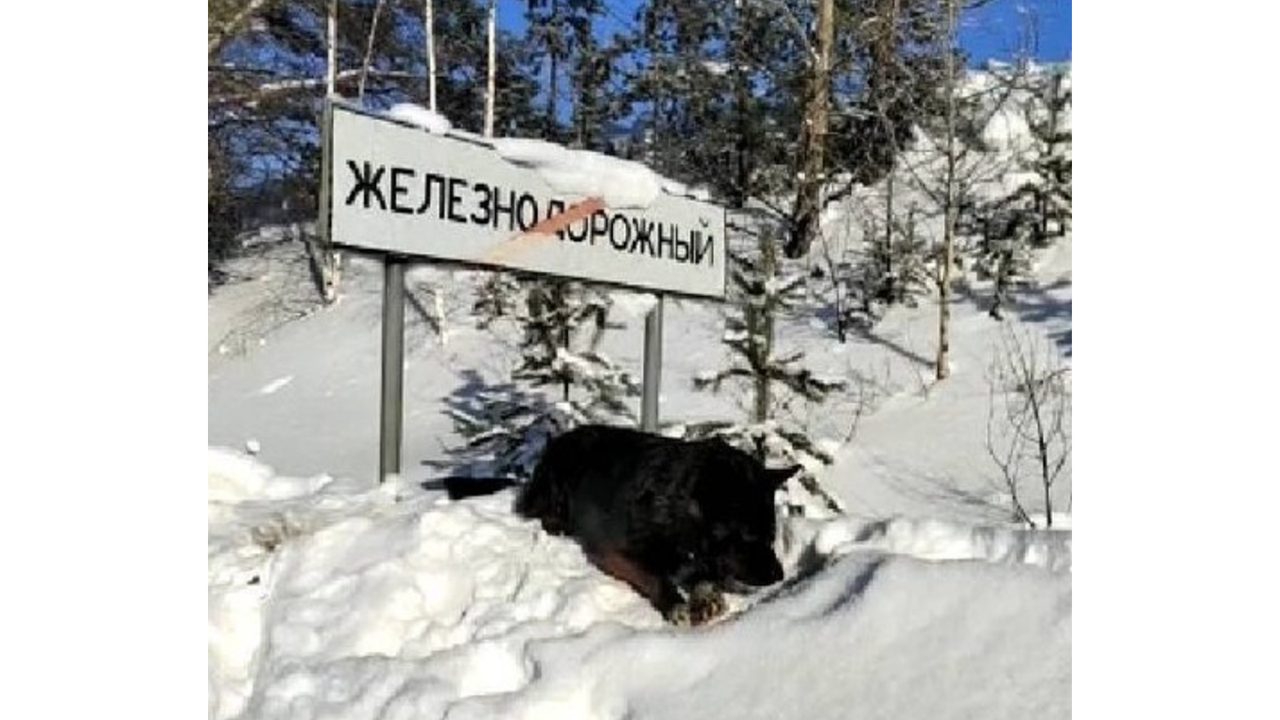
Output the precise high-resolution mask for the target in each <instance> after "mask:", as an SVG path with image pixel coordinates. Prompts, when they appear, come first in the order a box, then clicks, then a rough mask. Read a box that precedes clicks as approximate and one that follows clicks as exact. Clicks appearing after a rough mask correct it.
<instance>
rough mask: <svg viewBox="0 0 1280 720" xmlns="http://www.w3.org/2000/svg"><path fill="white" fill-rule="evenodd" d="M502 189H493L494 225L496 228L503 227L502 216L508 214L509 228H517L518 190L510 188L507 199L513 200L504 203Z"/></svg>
mask: <svg viewBox="0 0 1280 720" xmlns="http://www.w3.org/2000/svg"><path fill="white" fill-rule="evenodd" d="M501 197H502V191H501V190H499V189H498V188H494V189H493V226H494V227H495V228H501V227H502V219H501V218H502V216H503V215H506V216H507V230H508V231H511V230H515V229H516V218H515V215H516V191H515V190H508V191H507V199H509V200H510V201H511V202H509V203H507V204H506V205H503V204H502V200H501Z"/></svg>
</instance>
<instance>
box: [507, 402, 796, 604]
mask: <svg viewBox="0 0 1280 720" xmlns="http://www.w3.org/2000/svg"><path fill="white" fill-rule="evenodd" d="M799 469H800V468H798V467H792V468H787V469H785V470H768V469H766V468H765V467H764V465H762V464H761V463H760V462H759V461H757V460H756V459H755V458H753V457H751V456H750V455H748V454H746V453H744V452H742V451H740V450H737V449H734V448H732V447H730V446H729V445H727V444H725V443H724V442H722V441H720V440H700V441H693V442H688V441H681V440H675V439H671V438H666V437H661V436H659V435H652V434H648V433H643V432H640V431H637V430H629V429H625V428H616V427H606V426H598V425H597V426H585V427H580V428H577V429H575V430H571V431H570V432H567V433H565V434H563V435H560V436H559V437H556V438H555V439H553V440H552V441H551V442H550V443H549V444H548V445H547V449H546V451H545V452H544V454H543V456H542V458H541V459H540V460H539V462H538V466H537V468H536V469H535V470H534V474H533V479H532V480H531V481H530V482H529V483H528V484H527V485H526V486H525V487H524V489H523V492H522V493H521V494H520V496H519V498H518V500H517V501H516V510H517V511H518V512H519V513H520V514H521V515H523V516H525V517H528V518H537V519H538V520H540V521H541V522H542V527H543V528H544V529H545V530H546V531H547V532H549V533H552V534H557V535H572V536H573V537H575V538H577V540H578V541H579V542H580V543H581V544H582V546H583V549H584V550H585V551H586V553H587V556H588V557H589V558H590V559H591V561H592V562H593V563H595V565H596V566H597V567H599V568H600V569H601V570H603V571H605V572H606V573H609V574H610V575H612V576H614V577H616V578H618V579H620V580H623V581H624V582H626V583H628V584H629V585H631V586H632V587H633V588H635V589H636V590H637V591H638V592H640V593H641V594H642V595H644V596H645V597H646V598H648V599H649V601H650V602H651V603H653V605H654V607H655V608H657V609H658V611H659V612H661V613H662V614H663V616H664V617H665V618H667V619H668V620H669V621H671V622H673V623H676V624H694V625H699V624H702V623H704V622H706V621H708V620H710V619H712V618H714V617H715V616H717V615H720V614H721V613H723V612H724V610H725V603H724V598H723V597H722V596H721V594H720V591H721V590H722V589H735V588H736V587H738V586H742V585H748V586H762V585H769V584H772V583H775V582H778V581H779V580H781V579H782V566H781V565H780V564H779V563H778V558H777V557H776V556H775V555H774V552H773V540H774V535H775V532H776V519H775V515H774V502H773V496H774V492H775V491H776V490H777V489H778V487H779V486H780V485H781V484H782V483H783V482H784V481H785V480H786V479H787V478H789V477H791V476H792V475H793V474H795V473H796V472H797V471H798V470H799ZM682 590H683V591H684V592H686V593H687V594H688V598H687V599H686V598H685V597H683V596H682V594H681V591H682Z"/></svg>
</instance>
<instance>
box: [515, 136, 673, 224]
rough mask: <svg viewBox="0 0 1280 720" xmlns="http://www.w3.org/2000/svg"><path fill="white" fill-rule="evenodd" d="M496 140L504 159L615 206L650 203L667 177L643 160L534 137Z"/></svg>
mask: <svg viewBox="0 0 1280 720" xmlns="http://www.w3.org/2000/svg"><path fill="white" fill-rule="evenodd" d="M492 142H493V147H494V148H495V149H496V150H497V151H498V154H499V155H501V156H502V157H503V159H505V160H507V161H508V162H512V163H515V164H516V165H521V166H523V167H527V168H530V169H532V170H536V171H537V172H538V174H539V175H541V176H542V179H543V180H545V181H546V183H547V184H548V185H550V186H551V187H552V188H553V189H554V190H556V191H557V192H560V193H564V194H566V195H584V196H588V197H599V198H602V199H603V200H604V202H605V204H606V205H608V206H609V207H611V208H645V207H649V205H651V204H652V203H653V201H654V200H656V199H657V198H658V195H660V194H661V193H662V190H663V182H664V180H663V178H662V177H660V176H659V175H658V174H657V173H655V172H653V171H652V170H650V169H649V168H647V167H645V166H644V165H641V164H640V163H636V162H631V161H629V160H620V159H618V158H614V157H609V156H608V155H601V154H600V153H595V152H590V151H588V150H571V149H569V148H566V147H564V146H562V145H556V144H555V143H551V142H547V141H545V140H534V139H531V138H495V139H494V140H493V141H492Z"/></svg>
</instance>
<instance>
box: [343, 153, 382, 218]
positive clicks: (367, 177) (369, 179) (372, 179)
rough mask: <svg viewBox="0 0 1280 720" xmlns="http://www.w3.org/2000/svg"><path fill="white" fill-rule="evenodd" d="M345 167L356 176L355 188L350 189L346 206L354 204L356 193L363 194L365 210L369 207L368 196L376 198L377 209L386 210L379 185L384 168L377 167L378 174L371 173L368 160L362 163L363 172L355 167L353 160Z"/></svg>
mask: <svg viewBox="0 0 1280 720" xmlns="http://www.w3.org/2000/svg"><path fill="white" fill-rule="evenodd" d="M347 167H349V168H351V173H352V174H353V175H355V176H356V186H355V187H353V188H351V194H350V195H347V203H346V204H347V205H351V204H353V203H354V202H355V199H356V194H357V193H361V192H363V193H364V206H365V209H368V207H369V196H370V195H373V196H374V197H377V198H378V207H379V208H381V209H383V210H386V209H387V199H386V198H385V197H383V195H382V188H381V187H379V183H381V182H382V173H383V172H384V171H385V170H386V168H385V167H384V166H382V165H379V166H378V172H376V173H375V172H374V171H373V165H372V163H370V162H369V161H368V160H366V161H365V162H364V172H361V171H360V170H361V169H360V168H359V167H357V166H356V161H355V160H348V161H347Z"/></svg>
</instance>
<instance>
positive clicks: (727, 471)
mask: <svg viewBox="0 0 1280 720" xmlns="http://www.w3.org/2000/svg"><path fill="white" fill-rule="evenodd" d="M724 450H727V451H728V452H716V453H715V455H714V457H713V458H712V461H711V462H709V463H708V464H707V465H706V466H704V468H705V470H704V477H702V478H701V479H700V480H699V483H698V487H697V489H696V490H695V500H696V503H697V506H698V511H699V514H700V516H701V518H700V522H701V525H702V531H703V538H704V543H705V547H704V551H703V558H702V560H703V562H704V563H705V565H706V567H707V569H708V570H710V571H711V573H712V574H713V575H715V576H716V580H717V581H719V582H721V583H725V584H729V585H732V584H734V583H738V584H743V585H750V586H757V587H758V586H762V585H771V584H773V583H776V582H778V581H779V580H781V579H782V565H781V563H779V562H778V557H777V555H776V554H774V551H773V542H774V537H775V535H776V534H777V511H776V506H775V504H774V494H775V493H776V492H777V490H778V488H779V487H781V486H782V483H784V482H785V481H786V480H787V478H789V477H791V476H792V475H794V474H795V473H796V472H798V471H799V470H800V468H799V467H790V468H784V469H778V470H769V469H767V468H765V466H764V465H762V464H760V462H759V461H757V460H756V459H755V458H753V457H751V456H750V455H747V454H746V453H743V452H741V451H738V450H734V449H731V448H728V447H725V448H724Z"/></svg>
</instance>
